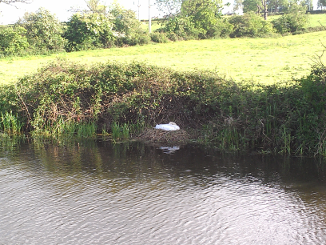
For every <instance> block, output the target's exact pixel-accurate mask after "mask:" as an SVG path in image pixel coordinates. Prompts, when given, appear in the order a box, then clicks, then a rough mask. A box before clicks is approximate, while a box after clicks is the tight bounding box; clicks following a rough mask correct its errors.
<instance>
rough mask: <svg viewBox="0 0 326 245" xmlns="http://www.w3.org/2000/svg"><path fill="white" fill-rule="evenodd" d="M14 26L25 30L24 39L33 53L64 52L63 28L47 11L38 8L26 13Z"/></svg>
mask: <svg viewBox="0 0 326 245" xmlns="http://www.w3.org/2000/svg"><path fill="white" fill-rule="evenodd" d="M16 25H18V26H22V27H24V28H25V29H26V34H25V35H26V37H27V40H28V42H29V44H30V46H31V48H33V49H34V52H41V53H42V52H44V51H45V52H47V51H61V50H64V45H65V39H64V38H63V37H62V34H63V26H62V24H61V23H60V22H59V21H58V19H56V18H55V16H54V15H52V14H51V13H50V12H49V11H48V10H46V9H43V8H40V9H38V10H37V11H36V12H35V13H26V14H25V15H24V17H23V18H22V19H20V20H19V21H18V22H17V23H16Z"/></svg>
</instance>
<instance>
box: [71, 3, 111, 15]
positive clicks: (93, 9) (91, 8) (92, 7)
mask: <svg viewBox="0 0 326 245" xmlns="http://www.w3.org/2000/svg"><path fill="white" fill-rule="evenodd" d="M84 2H85V3H86V6H87V9H82V8H81V7H71V8H70V11H71V12H74V13H82V14H91V13H97V14H106V13H107V6H105V5H103V4H100V0H84Z"/></svg>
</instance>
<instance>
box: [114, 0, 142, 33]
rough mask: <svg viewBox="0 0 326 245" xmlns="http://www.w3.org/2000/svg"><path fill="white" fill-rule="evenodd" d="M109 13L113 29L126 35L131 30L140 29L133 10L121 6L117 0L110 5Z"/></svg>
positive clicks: (136, 30)
mask: <svg viewBox="0 0 326 245" xmlns="http://www.w3.org/2000/svg"><path fill="white" fill-rule="evenodd" d="M109 15H110V19H111V21H112V23H113V31H116V32H119V33H120V34H124V35H127V36H128V35H130V34H131V33H132V32H138V31H140V30H141V27H140V26H141V23H140V22H139V21H138V19H137V18H136V14H135V12H134V11H132V10H127V9H125V8H123V7H122V6H121V5H120V4H119V3H118V2H114V3H113V4H112V5H111V6H110V10H109Z"/></svg>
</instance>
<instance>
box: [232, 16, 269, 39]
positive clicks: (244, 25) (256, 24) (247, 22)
mask: <svg viewBox="0 0 326 245" xmlns="http://www.w3.org/2000/svg"><path fill="white" fill-rule="evenodd" d="M229 23H230V24H232V25H233V31H232V33H231V34H230V36H231V37H244V36H246V37H260V36H266V35H268V34H270V33H273V32H274V30H273V26H272V24H271V23H270V22H267V21H265V20H264V19H263V18H261V17H260V16H258V15H256V14H255V13H254V12H249V13H245V14H244V15H241V16H240V15H236V16H232V17H231V18H230V19H229Z"/></svg>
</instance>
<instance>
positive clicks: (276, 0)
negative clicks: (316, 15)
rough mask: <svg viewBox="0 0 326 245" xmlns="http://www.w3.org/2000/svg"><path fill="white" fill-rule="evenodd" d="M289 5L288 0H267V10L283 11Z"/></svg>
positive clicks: (273, 11) (272, 11)
mask: <svg viewBox="0 0 326 245" xmlns="http://www.w3.org/2000/svg"><path fill="white" fill-rule="evenodd" d="M307 1H311V0H307ZM288 6H289V0H269V1H268V12H271V13H277V12H281V11H284V10H286V9H287V8H288Z"/></svg>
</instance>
